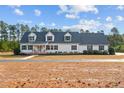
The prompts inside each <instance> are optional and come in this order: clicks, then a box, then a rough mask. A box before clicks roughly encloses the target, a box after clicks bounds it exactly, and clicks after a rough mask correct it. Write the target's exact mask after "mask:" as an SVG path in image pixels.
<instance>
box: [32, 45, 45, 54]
mask: <svg viewBox="0 0 124 93" xmlns="http://www.w3.org/2000/svg"><path fill="white" fill-rule="evenodd" d="M32 46H33V49H32V53H33V54H44V53H46V45H32Z"/></svg>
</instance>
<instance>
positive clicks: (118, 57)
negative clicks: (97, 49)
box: [32, 55, 124, 60]
mask: <svg viewBox="0 0 124 93" xmlns="http://www.w3.org/2000/svg"><path fill="white" fill-rule="evenodd" d="M123 58H124V55H118V56H117V55H53V56H52V55H50V56H48V55H40V56H37V57H34V58H32V59H35V60H46V59H49V60H66V59H69V60H70V59H71V60H73V59H74V60H76V59H123Z"/></svg>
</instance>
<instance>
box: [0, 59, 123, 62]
mask: <svg viewBox="0 0 124 93" xmlns="http://www.w3.org/2000/svg"><path fill="white" fill-rule="evenodd" d="M0 62H124V59H79V60H31V59H26V60H25V59H22V60H0Z"/></svg>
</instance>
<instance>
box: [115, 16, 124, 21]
mask: <svg viewBox="0 0 124 93" xmlns="http://www.w3.org/2000/svg"><path fill="white" fill-rule="evenodd" d="M116 18H117V20H118V21H124V17H123V16H116Z"/></svg>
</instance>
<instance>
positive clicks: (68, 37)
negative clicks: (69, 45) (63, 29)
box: [64, 32, 71, 42]
mask: <svg viewBox="0 0 124 93" xmlns="http://www.w3.org/2000/svg"><path fill="white" fill-rule="evenodd" d="M64 41H65V42H70V41H71V34H70V33H69V32H68V33H66V34H65V35H64Z"/></svg>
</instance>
